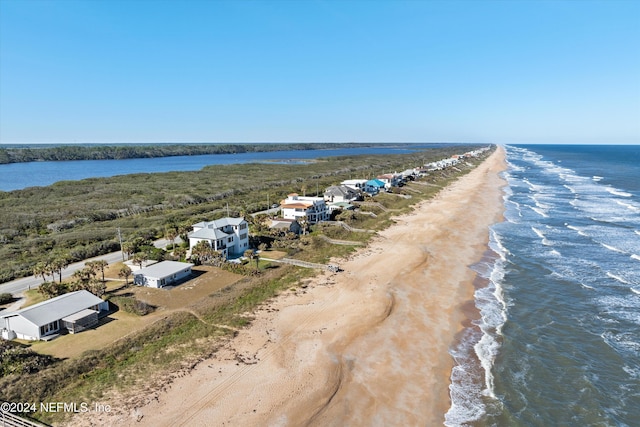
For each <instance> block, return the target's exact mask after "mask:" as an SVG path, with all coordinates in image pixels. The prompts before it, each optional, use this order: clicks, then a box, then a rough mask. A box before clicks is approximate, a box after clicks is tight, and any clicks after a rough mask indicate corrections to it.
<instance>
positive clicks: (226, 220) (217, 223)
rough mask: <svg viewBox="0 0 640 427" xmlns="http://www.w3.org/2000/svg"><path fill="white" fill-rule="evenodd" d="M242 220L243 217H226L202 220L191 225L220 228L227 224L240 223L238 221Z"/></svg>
mask: <svg viewBox="0 0 640 427" xmlns="http://www.w3.org/2000/svg"><path fill="white" fill-rule="evenodd" d="M244 220H245V219H244V218H231V217H226V218H220V219H216V220H213V221H202V222H199V223H197V224H193V226H194V227H202V228H207V227H212V226H213V228H222V227H226V226H227V225H240V223H241V222H243V221H244Z"/></svg>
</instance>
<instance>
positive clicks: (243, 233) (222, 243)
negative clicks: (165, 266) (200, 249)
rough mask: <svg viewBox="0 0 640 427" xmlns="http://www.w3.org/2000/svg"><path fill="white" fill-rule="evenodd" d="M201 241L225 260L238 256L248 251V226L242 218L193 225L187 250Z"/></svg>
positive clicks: (222, 219)
mask: <svg viewBox="0 0 640 427" xmlns="http://www.w3.org/2000/svg"><path fill="white" fill-rule="evenodd" d="M203 240H204V241H206V242H207V243H208V244H209V246H211V247H212V248H213V250H215V251H218V252H220V253H221V254H222V255H223V256H224V257H225V258H227V259H228V258H230V257H234V256H240V255H242V254H243V253H244V251H246V250H247V249H249V225H248V223H247V221H246V220H245V219H244V218H229V217H227V218H221V219H216V220H215V221H203V222H199V223H197V224H194V225H193V231H192V232H190V233H189V250H191V249H193V247H194V246H195V245H197V244H198V242H200V241H203Z"/></svg>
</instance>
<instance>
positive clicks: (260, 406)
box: [93, 148, 506, 426]
mask: <svg viewBox="0 0 640 427" xmlns="http://www.w3.org/2000/svg"><path fill="white" fill-rule="evenodd" d="M505 168H506V165H505V161H504V152H503V150H502V148H498V150H497V151H496V152H495V153H493V154H492V155H491V157H489V158H488V159H487V160H486V161H485V162H483V163H482V164H481V165H480V166H478V167H477V168H476V169H474V170H473V171H472V172H471V173H469V174H467V175H465V176H464V177H462V178H460V179H459V180H457V181H456V182H455V183H453V184H451V185H450V186H448V187H447V188H445V189H443V190H442V191H441V192H440V193H439V194H438V195H437V196H436V197H435V198H434V199H432V200H429V201H426V202H423V203H422V204H420V205H419V206H418V207H417V208H416V209H415V211H414V212H413V213H411V214H408V215H403V216H401V217H397V218H395V221H396V224H395V225H393V226H391V227H390V228H388V229H387V230H385V231H383V232H381V233H379V235H378V236H377V237H376V238H375V239H374V241H373V242H372V243H371V244H370V245H369V246H368V247H367V248H365V249H362V250H360V251H359V252H357V253H356V254H355V255H353V256H352V257H350V258H349V259H346V260H336V262H337V263H339V264H340V266H341V267H342V268H343V269H344V271H342V272H340V273H328V272H327V273H323V274H322V275H321V276H318V277H317V278H315V279H313V281H312V282H311V283H310V284H309V286H308V287H307V288H306V289H298V290H297V291H287V292H286V293H284V294H282V295H280V296H279V297H278V298H277V299H275V300H273V301H271V302H269V304H267V305H265V307H264V308H263V309H261V310H260V311H257V312H256V313H255V316H256V320H255V321H254V322H253V323H252V325H251V326H250V327H249V328H247V329H245V330H242V331H240V332H239V334H238V336H237V337H236V338H234V339H233V340H230V341H229V342H228V344H227V345H226V346H225V348H223V349H222V350H221V351H219V352H218V353H217V354H216V355H215V357H214V358H212V359H209V360H207V361H204V362H203V363H201V364H199V365H198V367H197V368H196V369H194V370H193V371H192V372H191V373H190V374H189V375H186V376H184V377H182V378H178V379H176V380H175V381H174V382H173V383H172V384H171V385H170V388H168V390H167V391H166V392H161V393H160V394H159V395H158V397H157V399H155V400H153V401H151V402H150V403H148V404H147V405H145V406H143V407H140V408H137V409H136V410H134V411H132V412H131V413H129V414H121V415H115V414H111V416H106V415H102V416H101V417H98V419H94V420H93V422H97V423H101V424H108V425H136V426H164V425H172V426H173V425H185V426H187V425H188V426H213V425H215V426H265V425H271V426H301V425H310V426H327V425H329V426H345V425H366V426H389V425H398V426H400V425H402V426H414V425H442V423H443V421H444V414H445V413H446V411H447V410H448V408H449V406H450V401H449V389H448V387H449V383H450V374H451V369H452V367H453V359H452V357H451V356H450V355H449V353H448V349H449V347H450V346H451V344H452V342H453V341H454V338H455V335H456V333H457V332H459V331H460V330H461V328H462V325H463V322H464V321H465V320H466V315H465V310H464V305H465V303H468V302H469V301H470V300H472V299H473V292H474V285H473V282H474V278H475V273H474V272H473V271H472V270H471V269H470V268H469V265H471V264H473V263H475V262H477V261H479V260H480V259H481V258H482V255H483V253H484V252H485V250H486V248H487V242H488V237H489V231H488V227H489V226H490V225H491V224H493V223H495V222H497V221H499V220H500V218H501V215H502V198H501V196H502V192H501V187H502V186H503V185H504V182H503V181H502V180H501V179H500V178H499V176H498V173H499V172H500V171H502V170H504V169H505Z"/></svg>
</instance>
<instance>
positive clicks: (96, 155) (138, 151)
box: [0, 143, 393, 164]
mask: <svg viewBox="0 0 640 427" xmlns="http://www.w3.org/2000/svg"><path fill="white" fill-rule="evenodd" d="M371 145H373V144H366V143H287V144H284V143H277V144H154V145H136V144H120V145H75V144H69V145H56V146H51V147H42V146H38V147H35V148H32V147H5V148H0V164H7V163H24V162H41V161H61V160H122V159H136V158H155V157H170V156H198V155H204V154H239V153H257V152H268V151H286V150H319V149H326V148H352V147H369V146H371ZM388 145H393V144H388Z"/></svg>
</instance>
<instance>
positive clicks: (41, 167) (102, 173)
mask: <svg viewBox="0 0 640 427" xmlns="http://www.w3.org/2000/svg"><path fill="white" fill-rule="evenodd" d="M450 145H452V144H435V143H413V144H409V143H408V144H407V145H406V146H405V147H406V148H399V147H398V146H393V147H391V146H387V145H383V144H381V145H380V146H370V147H356V148H354V147H351V148H337V149H324V150H289V151H271V152H257V153H238V154H206V155H198V156H172V157H156V158H141V159H122V160H71V161H52V162H29V163H10V164H3V165H0V190H1V191H13V190H20V189H24V188H27V187H35V186H47V185H51V184H53V183H55V182H58V181H75V180H80V179H86V178H95V177H110V176H116V175H127V174H135V173H159V172H172V171H196V170H200V169H202V168H203V167H205V166H209V165H228V164H241V163H262V162H278V163H301V162H305V161H309V160H312V159H318V158H322V157H336V156H357V155H368V154H407V153H411V152H415V151H419V150H422V149H426V148H437V147H446V146H450Z"/></svg>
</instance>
